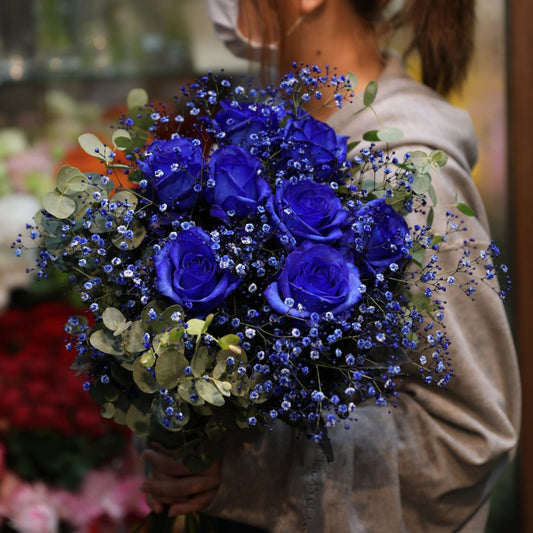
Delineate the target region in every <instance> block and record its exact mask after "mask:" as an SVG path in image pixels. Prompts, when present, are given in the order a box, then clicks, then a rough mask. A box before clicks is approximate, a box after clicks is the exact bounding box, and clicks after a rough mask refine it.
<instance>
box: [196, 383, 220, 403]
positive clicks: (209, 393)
mask: <svg viewBox="0 0 533 533" xmlns="http://www.w3.org/2000/svg"><path fill="white" fill-rule="evenodd" d="M194 384H195V386H196V390H197V391H198V394H199V395H200V397H201V398H203V399H204V400H205V401H206V402H207V403H210V404H211V405H216V406H217V407H221V406H222V405H224V403H225V400H224V396H222V394H221V393H220V391H219V390H218V387H216V385H214V384H213V383H211V381H207V380H205V379H203V378H199V379H197V380H196V381H195V382H194Z"/></svg>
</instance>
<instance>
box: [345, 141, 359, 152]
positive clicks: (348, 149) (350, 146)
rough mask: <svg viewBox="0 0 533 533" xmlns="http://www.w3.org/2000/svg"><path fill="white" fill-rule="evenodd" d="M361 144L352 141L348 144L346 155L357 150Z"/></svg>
mask: <svg viewBox="0 0 533 533" xmlns="http://www.w3.org/2000/svg"><path fill="white" fill-rule="evenodd" d="M360 144H361V141H352V142H351V143H348V145H347V146H346V153H347V154H349V153H350V152H351V151H352V150H354V149H355V148H357V146H359V145H360Z"/></svg>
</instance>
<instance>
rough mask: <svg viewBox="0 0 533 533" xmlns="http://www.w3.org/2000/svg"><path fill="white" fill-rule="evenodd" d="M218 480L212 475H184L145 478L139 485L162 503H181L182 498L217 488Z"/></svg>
mask: <svg viewBox="0 0 533 533" xmlns="http://www.w3.org/2000/svg"><path fill="white" fill-rule="evenodd" d="M218 485H219V481H218V479H216V478H213V477H203V476H193V475H191V476H186V477H164V478H162V479H147V480H146V481H145V482H144V483H143V484H142V486H141V488H142V490H143V491H144V492H146V493H150V494H152V496H154V497H155V498H157V499H158V500H159V501H160V502H163V503H174V502H178V503H181V502H183V501H184V500H186V499H188V498H191V497H193V496H196V495H198V494H201V493H203V492H206V491H211V490H214V489H216V488H218Z"/></svg>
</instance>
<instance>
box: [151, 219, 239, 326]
mask: <svg viewBox="0 0 533 533" xmlns="http://www.w3.org/2000/svg"><path fill="white" fill-rule="evenodd" d="M153 261H154V265H155V271H156V278H157V288H158V290H159V292H160V293H161V294H163V295H165V296H167V297H168V298H170V299H171V300H172V301H173V302H175V303H177V304H180V305H182V306H183V307H184V308H185V309H188V310H190V311H191V312H192V314H193V315H194V316H205V315H206V314H207V313H209V312H210V311H212V310H213V309H214V308H215V307H216V306H217V305H220V304H221V303H222V302H223V301H224V300H225V299H226V298H227V297H228V296H229V295H230V294H231V293H232V292H233V291H234V290H235V288H236V287H237V285H238V284H239V282H240V280H237V279H235V278H234V277H233V276H232V275H231V274H230V273H229V272H228V271H227V270H222V269H221V268H220V267H219V265H218V262H217V260H216V259H215V256H214V254H213V250H212V249H211V246H210V238H209V235H207V233H205V232H204V231H203V230H202V229H200V228H198V227H192V228H190V229H188V230H185V231H182V232H181V233H179V234H178V236H177V238H176V239H175V240H172V241H167V243H166V244H165V246H164V247H163V248H162V249H161V250H160V251H159V252H158V253H156V254H155V255H154V257H153Z"/></svg>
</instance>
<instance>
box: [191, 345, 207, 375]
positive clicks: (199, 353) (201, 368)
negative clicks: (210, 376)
mask: <svg viewBox="0 0 533 533" xmlns="http://www.w3.org/2000/svg"><path fill="white" fill-rule="evenodd" d="M208 358H209V350H208V349H207V346H201V347H200V348H198V350H196V352H195V354H194V355H193V356H192V359H191V370H192V374H193V376H194V377H197V378H199V377H201V376H203V375H204V373H205V369H206V368H207V361H208Z"/></svg>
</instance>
